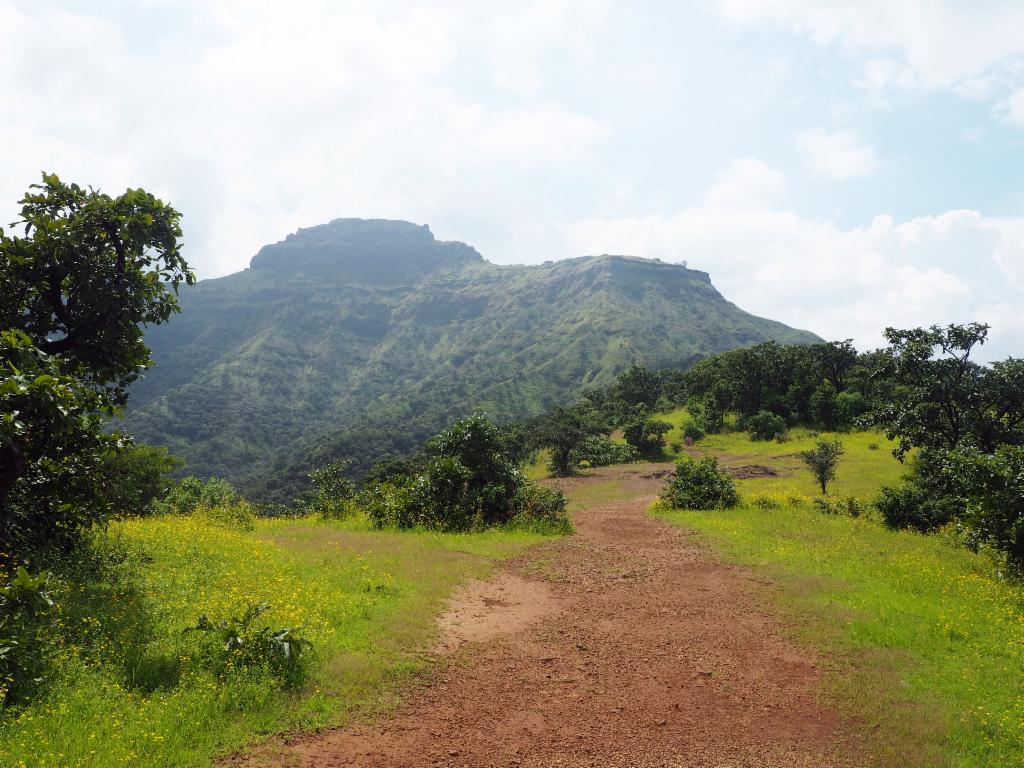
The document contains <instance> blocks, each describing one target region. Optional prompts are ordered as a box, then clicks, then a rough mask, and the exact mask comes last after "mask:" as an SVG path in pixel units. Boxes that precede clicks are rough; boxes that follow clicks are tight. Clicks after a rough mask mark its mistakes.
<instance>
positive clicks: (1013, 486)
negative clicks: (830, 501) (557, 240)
mask: <svg viewBox="0 0 1024 768" xmlns="http://www.w3.org/2000/svg"><path fill="white" fill-rule="evenodd" d="M988 331H989V327H988V326H987V325H984V324H981V323H970V324H966V325H948V326H932V327H930V328H914V329H909V330H900V329H895V328H889V329H886V331H885V337H886V340H887V341H888V346H887V347H885V348H882V349H878V350H874V351H870V352H864V353H860V352H858V351H857V350H856V349H855V348H854V347H853V345H852V344H851V342H850V341H837V342H830V343H820V344H810V345H802V346H797V345H793V346H788V345H780V344H777V343H775V342H767V343H764V344H758V345H755V346H752V347H747V348H742V349H735V350H732V351H729V352H724V353H722V354H718V355H714V356H712V357H708V358H705V359H703V360H701V361H699V362H697V363H696V364H695V365H693V366H692V367H690V368H688V369H685V370H678V369H667V370H660V371H652V370H649V369H646V368H643V367H641V366H637V365H634V366H632V367H631V368H629V369H628V370H627V371H625V372H624V373H623V374H622V375H621V376H620V377H619V379H618V381H617V382H616V383H615V384H614V385H613V386H611V387H608V388H605V389H601V390H595V391H592V392H588V393H586V394H585V395H584V396H583V397H582V398H581V399H580V400H579V401H578V402H577V403H576V404H574V405H573V406H571V407H561V408H555V409H553V410H552V411H550V412H549V413H547V414H546V415H544V416H543V417H540V418H538V419H535V420H533V421H532V422H531V423H530V425H529V430H528V431H529V433H530V434H531V435H534V436H536V442H535V445H536V446H538V447H545V448H548V449H549V450H550V451H551V456H552V461H551V468H552V470H553V471H554V472H555V473H556V474H571V473H572V472H573V471H575V469H576V468H577V467H578V466H579V464H580V461H581V459H582V457H584V453H583V452H582V451H581V447H582V446H584V445H588V444H593V441H594V440H595V436H598V438H599V439H600V440H605V441H607V440H608V435H609V434H611V433H612V432H613V430H616V429H618V430H621V432H622V434H623V436H624V437H625V438H626V440H627V441H628V443H629V444H630V445H631V446H632V447H633V448H634V449H635V450H636V452H637V453H638V454H642V453H645V452H646V453H650V452H651V451H652V450H657V449H658V448H659V443H660V444H663V435H664V432H663V431H662V429H663V427H664V426H667V425H665V424H664V422H661V421H659V420H658V419H657V418H656V417H655V416H654V414H656V413H658V412H665V411H668V410H670V409H673V408H679V407H683V406H685V407H686V409H687V411H688V413H689V415H690V416H689V418H690V421H689V422H688V423H687V424H686V425H685V427H684V428H685V433H686V434H687V435H690V436H693V437H694V438H695V439H699V437H700V436H701V435H704V434H715V433H719V432H722V431H724V430H744V431H747V432H749V433H750V436H751V439H755V440H771V439H784V435H785V431H786V430H787V429H789V428H793V427H798V426H802V427H809V428H814V429H820V430H825V431H843V430H850V429H855V428H875V429H879V430H881V431H883V432H884V433H885V434H886V436H887V437H888V438H889V439H891V440H894V441H896V448H895V449H894V454H895V456H896V457H897V458H898V459H899V460H900V461H901V462H904V463H905V464H906V465H907V470H908V471H907V475H906V478H905V479H904V481H903V482H902V483H901V484H900V485H899V486H897V487H894V488H883V489H882V491H881V493H880V495H879V497H878V498H877V499H876V500H875V506H876V507H877V509H878V510H879V512H880V513H881V516H882V518H883V519H884V520H885V522H886V523H887V524H888V525H889V526H891V527H893V528H912V529H916V530H919V531H922V532H929V531H934V530H937V529H938V528H941V527H943V526H946V525H950V524H955V525H957V526H958V527H959V529H960V531H961V534H962V537H963V539H964V541H965V542H966V543H967V544H968V545H969V546H971V547H973V548H980V547H991V548H993V549H995V550H997V551H999V552H1001V553H1002V554H1003V555H1005V557H1006V559H1007V563H1008V565H1009V566H1010V567H1011V568H1012V569H1015V570H1021V569H1024V360H1020V359H1017V358H1008V359H1006V360H1002V361H999V362H995V363H992V364H991V365H982V364H980V363H978V362H976V361H975V360H972V359H971V356H972V353H976V352H977V349H978V348H979V347H980V346H981V345H983V344H984V343H985V341H986V339H987V336H988ZM839 453H841V447H840V446H839V445H838V444H835V443H834V442H831V443H830V442H828V441H824V442H822V443H821V444H820V445H819V446H818V448H817V449H815V451H814V452H808V454H809V455H808V456H806V457H805V461H806V462H807V463H808V465H809V466H810V467H811V469H812V470H813V472H814V474H815V476H816V478H817V479H818V481H819V482H820V483H821V484H822V489H823V491H824V489H825V486H826V483H827V482H828V481H829V480H830V479H831V477H832V476H834V471H835V464H836V459H837V458H838V455H839ZM812 454H813V455H812ZM702 471H704V473H705V474H708V475H709V476H710V470H709V469H708V468H707V467H703V468H702ZM687 472H690V470H689V469H688V470H687Z"/></svg>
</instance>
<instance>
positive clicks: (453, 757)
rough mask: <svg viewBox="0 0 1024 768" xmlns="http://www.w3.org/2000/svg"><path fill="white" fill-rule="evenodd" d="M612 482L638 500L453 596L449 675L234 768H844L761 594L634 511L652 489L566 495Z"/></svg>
mask: <svg viewBox="0 0 1024 768" xmlns="http://www.w3.org/2000/svg"><path fill="white" fill-rule="evenodd" d="M616 473H618V475H617V478H618V483H619V484H620V487H621V485H622V484H625V486H626V488H627V490H628V491H629V494H628V495H631V496H632V497H631V498H629V499H628V500H626V501H619V502H612V503H603V504H600V505H597V506H593V507H590V508H588V509H585V510H583V511H581V512H579V513H577V514H576V526H577V531H578V533H577V535H575V536H572V537H569V538H566V539H563V540H560V541H557V542H553V543H550V544H547V545H543V546H540V547H536V548H534V549H532V550H530V551H529V552H528V553H527V554H526V555H525V556H523V557H521V558H519V559H518V560H516V561H513V562H510V563H508V564H506V565H505V566H504V567H503V570H502V571H501V573H500V574H499V576H498V577H497V579H496V580H494V581H493V582H489V583H486V584H483V585H479V586H478V587H475V588H472V589H470V590H468V591H465V592H463V593H462V594H461V595H460V596H458V597H457V598H456V599H455V601H454V602H453V606H452V610H451V611H449V613H448V614H447V617H446V619H445V620H444V626H447V627H448V631H447V632H446V636H445V639H444V640H443V641H442V645H441V648H443V650H444V651H445V652H446V653H448V654H449V663H448V664H447V665H445V666H444V667H443V668H442V669H441V670H440V671H439V672H438V673H437V674H436V675H435V676H434V677H433V679H432V680H431V681H430V682H429V683H428V684H427V685H426V686H425V687H423V688H422V689H418V690H416V691H414V692H413V693H412V695H411V697H410V698H409V699H408V701H407V702H406V704H405V705H403V707H402V708H401V709H400V710H399V711H398V712H397V713H396V714H395V715H394V716H393V717H391V718H388V719H386V720H385V721H383V722H380V723H377V724H375V725H372V726H357V727H352V728H348V729H341V730H335V731H328V732H324V733H320V734H316V735H312V736H309V737H302V738H300V739H298V740H296V741H294V742H291V743H289V744H287V745H278V746H277V747H276V748H274V749H273V750H272V751H271V750H267V751H262V752H261V753H257V754H256V755H253V756H250V757H248V758H245V759H243V760H241V761H240V762H239V763H238V765H250V766H257V765H258V766H271V765H273V766H289V767H293V766H318V767H320V766H389V767H390V766H521V767H523V768H526V767H527V766H538V767H540V766H543V767H544V768H548V767H550V766H609V767H612V766H636V767H637V768H643V767H646V766H680V767H682V766H686V767H687V768H696V767H697V766H708V767H709V768H710V767H712V766H713V767H714V768H726V766H729V767H731V768H739V767H740V766H744V767H746V766H749V767H750V768H754V767H755V766H756V767H757V768H771V767H772V766H787V767H789V766H793V767H796V766H799V767H801V768H804V767H806V768H812V767H813V768H824V767H827V766H846V765H849V763H848V762H844V761H843V759H841V758H840V757H838V756H837V754H838V753H839V751H840V748H841V742H840V736H841V732H840V726H839V720H838V718H837V716H836V714H835V713H834V712H831V711H830V710H828V709H827V708H825V707H823V706H822V705H821V704H820V703H819V702H818V701H817V700H816V698H815V693H814V692H815V689H816V683H817V677H818V670H817V668H816V666H815V661H814V659H813V658H811V657H810V656H809V655H808V654H807V653H806V652H805V651H802V650H799V649H797V648H796V647H794V646H793V645H792V644H790V643H789V642H787V641H785V640H784V639H782V638H781V637H780V635H779V633H778V623H777V621H776V620H775V619H773V618H772V617H771V616H770V615H768V614H767V613H766V612H765V608H764V605H763V595H759V591H760V590H761V585H760V584H758V583H757V581H758V580H757V579H756V578H755V577H754V576H752V575H751V574H750V572H748V571H745V570H743V569H740V568H736V567H733V566H729V565H726V564H723V563H722V562H721V561H720V560H719V559H718V558H717V557H716V556H715V555H714V554H713V553H711V552H709V551H708V550H707V549H706V548H705V547H703V546H701V545H699V544H698V543H697V542H696V541H695V540H694V539H693V538H692V537H690V536H688V535H687V534H686V533H685V532H684V531H680V530H677V529H676V528H674V527H672V526H670V525H668V524H666V523H664V522H662V521H660V520H657V519H654V518H652V517H650V516H648V515H646V514H645V508H646V506H647V504H648V503H649V501H650V500H651V498H652V497H653V495H654V494H655V493H656V491H657V488H658V487H660V485H661V483H662V482H663V481H662V480H659V479H656V478H652V477H648V478H644V477H641V470H639V469H636V468H633V469H630V470H623V469H621V468H620V469H612V470H606V471H605V472H604V473H603V474H602V476H599V477H596V478H586V479H578V480H573V481H569V482H570V483H597V482H608V480H609V478H611V477H615V476H616ZM647 473H648V474H650V470H649V469H648V470H647Z"/></svg>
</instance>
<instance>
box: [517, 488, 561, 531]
mask: <svg viewBox="0 0 1024 768" xmlns="http://www.w3.org/2000/svg"><path fill="white" fill-rule="evenodd" d="M565 506H566V501H565V494H563V493H562V492H561V491H559V490H557V489H555V488H546V487H544V486H542V485H536V484H534V483H528V484H524V485H523V486H521V487H520V488H519V490H518V491H517V492H516V497H515V508H516V514H515V517H513V518H512V520H511V521H510V523H509V524H510V526H512V527H514V528H521V529H524V530H529V531H533V532H535V533H546V534H556V533H558V534H567V533H571V532H572V524H571V523H570V522H569V517H568V515H567V514H566V512H565Z"/></svg>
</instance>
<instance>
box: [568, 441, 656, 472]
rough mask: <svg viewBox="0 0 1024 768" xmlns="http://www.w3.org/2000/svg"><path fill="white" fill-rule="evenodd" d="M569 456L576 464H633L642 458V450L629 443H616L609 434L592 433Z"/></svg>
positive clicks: (596, 465) (603, 465) (592, 465)
mask: <svg viewBox="0 0 1024 768" xmlns="http://www.w3.org/2000/svg"><path fill="white" fill-rule="evenodd" d="M569 457H570V461H571V462H572V464H573V465H574V466H581V465H583V464H586V465H587V466H591V467H605V466H608V465H609V464H631V463H633V462H634V461H636V460H637V459H639V458H640V452H639V451H637V449H636V448H634V447H633V446H632V445H629V444H628V443H626V444H623V443H616V442H615V441H614V440H612V439H611V438H610V437H608V436H607V435H591V436H590V437H586V438H584V439H583V441H582V442H581V443H580V444H579V445H578V446H577V447H576V448H574V449H573V450H572V451H571V452H570V454H569Z"/></svg>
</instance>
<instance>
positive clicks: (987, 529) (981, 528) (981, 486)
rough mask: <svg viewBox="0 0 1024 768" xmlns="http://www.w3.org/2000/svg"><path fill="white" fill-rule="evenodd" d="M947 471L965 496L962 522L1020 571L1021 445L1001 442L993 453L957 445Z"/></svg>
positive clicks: (1023, 567) (1023, 545)
mask: <svg viewBox="0 0 1024 768" xmlns="http://www.w3.org/2000/svg"><path fill="white" fill-rule="evenodd" d="M948 471H950V472H953V473H955V474H956V475H957V477H958V478H959V479H960V482H961V487H962V488H963V490H964V494H965V496H966V497H967V501H968V504H967V509H966V514H965V515H964V522H966V523H967V524H968V525H969V526H970V527H971V528H972V529H974V531H975V532H976V533H977V534H978V538H979V539H980V540H981V541H984V542H987V543H989V544H991V545H992V546H993V547H994V548H995V549H997V550H999V551H1000V552H1002V553H1003V554H1004V555H1006V559H1007V562H1008V564H1009V565H1010V566H1011V568H1013V569H1014V570H1016V571H1018V572H1020V571H1024V446H1010V445H1004V446H1002V447H1000V448H998V449H997V450H996V451H995V452H994V453H982V452H980V451H977V450H971V449H961V450H959V451H956V452H954V453H953V455H952V456H951V457H950V463H949V466H948Z"/></svg>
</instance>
